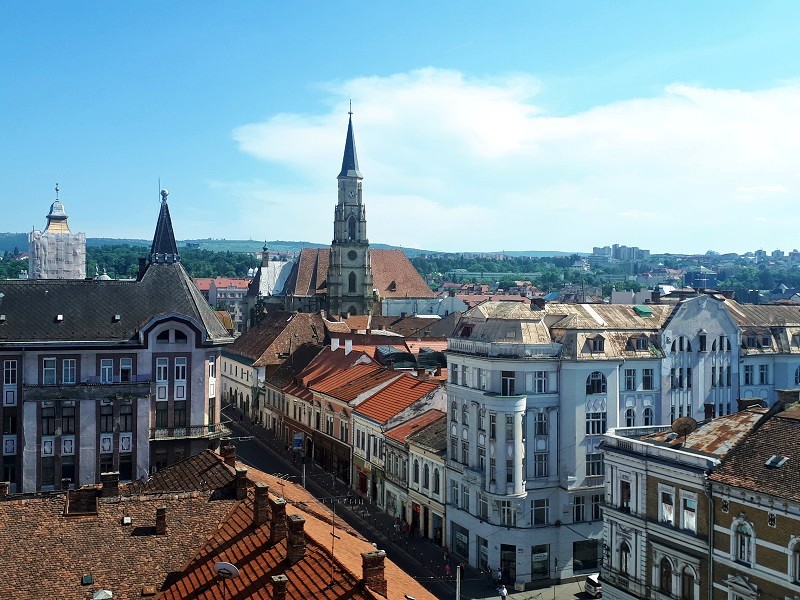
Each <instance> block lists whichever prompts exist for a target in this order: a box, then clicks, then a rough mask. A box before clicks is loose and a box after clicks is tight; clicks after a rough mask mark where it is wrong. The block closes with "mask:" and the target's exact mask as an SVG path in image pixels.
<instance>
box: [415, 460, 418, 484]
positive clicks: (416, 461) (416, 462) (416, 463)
mask: <svg viewBox="0 0 800 600" xmlns="http://www.w3.org/2000/svg"><path fill="white" fill-rule="evenodd" d="M414 483H419V461H418V460H417V459H416V458H415V459H414Z"/></svg>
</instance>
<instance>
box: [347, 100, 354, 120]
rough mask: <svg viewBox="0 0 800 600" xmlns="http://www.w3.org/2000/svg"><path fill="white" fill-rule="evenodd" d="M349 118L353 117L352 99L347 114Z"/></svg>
mask: <svg viewBox="0 0 800 600" xmlns="http://www.w3.org/2000/svg"><path fill="white" fill-rule="evenodd" d="M347 114H348V115H350V116H351V117H352V116H353V99H352V98H350V112H348V113H347Z"/></svg>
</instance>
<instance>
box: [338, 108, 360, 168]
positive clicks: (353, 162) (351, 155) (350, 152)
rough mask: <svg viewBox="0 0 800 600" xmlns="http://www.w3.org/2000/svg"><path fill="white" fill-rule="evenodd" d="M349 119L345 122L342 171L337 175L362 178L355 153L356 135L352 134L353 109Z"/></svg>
mask: <svg viewBox="0 0 800 600" xmlns="http://www.w3.org/2000/svg"><path fill="white" fill-rule="evenodd" d="M349 114H350V120H349V122H348V123H347V140H346V141H345V143H344V158H343V159H342V171H341V173H339V177H358V178H359V179H363V176H362V175H361V172H360V171H359V170H358V156H357V155H356V137H355V136H354V135H353V111H352V110H351V111H350V113H349Z"/></svg>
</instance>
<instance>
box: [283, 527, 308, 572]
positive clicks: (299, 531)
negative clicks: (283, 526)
mask: <svg viewBox="0 0 800 600" xmlns="http://www.w3.org/2000/svg"><path fill="white" fill-rule="evenodd" d="M287 522H288V528H289V536H288V539H287V541H286V560H288V561H289V564H290V565H293V564H295V563H298V562H300V561H301V560H303V557H304V556H305V555H306V532H305V525H306V520H305V519H304V518H303V517H301V516H300V515H289V517H288V518H287Z"/></svg>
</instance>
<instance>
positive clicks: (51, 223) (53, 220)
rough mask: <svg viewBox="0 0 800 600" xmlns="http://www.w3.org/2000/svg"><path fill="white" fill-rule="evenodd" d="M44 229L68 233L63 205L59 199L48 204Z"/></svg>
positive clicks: (51, 231) (50, 231)
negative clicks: (48, 211)
mask: <svg viewBox="0 0 800 600" xmlns="http://www.w3.org/2000/svg"><path fill="white" fill-rule="evenodd" d="M45 231H47V232H49V233H70V230H69V225H68V224H67V213H66V212H65V211H64V205H63V204H61V202H60V201H59V200H56V201H55V202H53V203H52V204H51V205H50V213H49V214H48V215H47V227H45Z"/></svg>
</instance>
